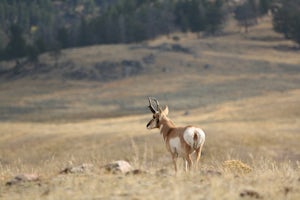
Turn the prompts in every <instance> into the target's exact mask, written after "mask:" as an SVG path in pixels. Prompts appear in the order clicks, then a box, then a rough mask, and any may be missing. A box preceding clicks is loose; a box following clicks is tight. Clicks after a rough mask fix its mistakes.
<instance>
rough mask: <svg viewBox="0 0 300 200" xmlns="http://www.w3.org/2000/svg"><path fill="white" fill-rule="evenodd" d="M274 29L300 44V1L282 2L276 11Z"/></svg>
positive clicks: (281, 0)
mask: <svg viewBox="0 0 300 200" xmlns="http://www.w3.org/2000/svg"><path fill="white" fill-rule="evenodd" d="M273 28H274V30H275V31H277V32H279V33H282V34H283V35H284V37H285V38H288V39H292V40H294V41H295V42H297V43H298V44H300V1H298V0H280V1H279V2H278V4H277V8H276V9H274V13H273Z"/></svg>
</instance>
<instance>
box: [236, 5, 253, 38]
mask: <svg viewBox="0 0 300 200" xmlns="http://www.w3.org/2000/svg"><path fill="white" fill-rule="evenodd" d="M234 18H235V19H236V20H237V21H238V24H239V26H243V27H244V28H245V32H246V33H248V29H249V27H250V26H253V25H255V24H257V12H256V9H255V7H254V4H253V1H252V0H248V1H246V2H245V3H243V4H241V5H238V6H237V7H236V8H235V10H234Z"/></svg>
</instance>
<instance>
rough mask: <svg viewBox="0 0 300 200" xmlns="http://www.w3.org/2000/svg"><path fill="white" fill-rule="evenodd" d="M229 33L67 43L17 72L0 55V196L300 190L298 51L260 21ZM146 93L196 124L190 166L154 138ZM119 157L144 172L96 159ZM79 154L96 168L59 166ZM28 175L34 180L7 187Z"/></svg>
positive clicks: (211, 195) (288, 194) (249, 194)
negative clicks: (110, 170)
mask: <svg viewBox="0 0 300 200" xmlns="http://www.w3.org/2000/svg"><path fill="white" fill-rule="evenodd" d="M227 33H228V34H226V35H225V36H223V37H208V38H205V37H201V38H197V37H196V36H195V35H190V34H186V35H182V34H177V35H176V36H177V37H179V38H180V40H178V41H177V40H176V41H175V40H173V39H172V37H171V38H166V37H162V38H158V39H156V40H153V41H148V42H145V43H142V44H131V45H109V46H92V47H88V48H80V49H69V50H65V51H63V52H62V56H61V57H60V58H59V60H57V62H56V61H55V60H53V58H52V57H51V56H49V55H48V54H45V55H42V57H41V58H40V63H42V65H41V66H43V67H44V68H43V69H45V70H44V71H43V70H41V69H35V68H31V67H32V66H29V65H28V66H26V69H23V71H22V72H23V73H21V74H17V75H16V74H14V73H13V66H14V64H13V63H12V64H11V63H1V69H2V76H1V85H0V90H1V93H0V102H1V103H0V113H1V116H0V118H1V122H0V134H1V137H0V168H1V170H0V184H1V185H0V198H3V199H41V198H44V199H157V198H161V197H162V196H163V197H164V198H166V199H244V198H245V199H251V198H261V199H299V197H300V166H299V160H300V154H299V152H300V147H299V141H300V134H299V132H300V73H299V72H300V68H299V64H300V58H299V56H298V54H299V51H297V50H295V49H294V48H293V47H294V44H293V43H291V42H289V41H285V40H283V39H282V38H281V37H280V36H279V35H277V34H275V33H273V32H272V31H271V25H270V22H269V19H263V21H262V22H261V25H259V26H257V27H255V28H253V29H252V30H250V33H249V34H248V35H247V36H246V35H242V34H239V33H238V31H237V29H236V28H235V27H231V25H228V30H227ZM137 63H139V64H137ZM122 65H123V66H127V67H128V71H126V73H125V72H124V71H122V70H123V68H122V67H120V66H122ZM55 66H56V67H55ZM107 66H110V67H111V68H112V69H110V67H107ZM136 66H139V67H137V68H138V69H139V70H137V71H134V70H133V69H136ZM102 68H105V70H107V69H109V70H112V71H105V72H108V73H109V72H111V73H114V74H115V76H109V77H108V78H107V79H103V69H102ZM147 96H155V97H157V98H158V99H160V103H161V104H163V105H164V104H168V105H169V108H170V118H171V119H172V120H173V121H174V122H175V124H177V125H188V124H194V125H198V126H200V127H202V128H203V129H204V130H205V132H206V137H207V141H206V144H205V146H204V150H203V156H202V160H201V166H200V170H199V171H194V172H192V173H190V174H185V173H184V172H183V171H182V170H181V171H180V172H179V174H177V176H174V174H173V168H172V167H173V166H172V163H171V158H170V155H169V153H168V152H167V151H166V149H165V146H164V144H163V139H162V137H161V135H159V134H158V131H157V130H153V131H148V130H146V128H145V126H146V123H147V122H148V121H149V120H150V119H151V114H150V112H149V111H148V110H147V108H146V107H147V104H148V102H147ZM117 159H125V160H128V161H129V162H130V163H131V164H132V165H133V167H134V168H139V169H142V170H143V171H146V172H147V173H145V174H139V175H129V176H125V175H112V174H107V173H106V172H105V171H103V169H101V168H100V166H102V165H104V164H106V163H108V162H110V161H113V160H117ZM228 160H240V161H242V162H243V163H245V164H247V165H248V166H249V167H250V168H251V169H252V170H251V172H247V173H246V172H243V170H241V169H240V166H238V165H237V164H236V165H237V166H235V162H232V164H229V165H228V162H227V164H226V162H225V161H228ZM224 162H225V163H224ZM81 163H92V164H94V166H96V167H95V170H94V171H93V172H91V173H83V174H69V175H58V172H59V171H60V170H62V169H63V168H65V167H66V166H74V165H78V164H81ZM179 163H180V164H181V165H182V163H181V160H179ZM229 163H231V162H229ZM32 172H34V173H38V174H39V175H40V181H38V182H33V183H23V184H19V185H14V186H11V187H9V186H5V182H7V181H8V180H9V179H10V178H11V177H12V176H14V175H16V174H18V173H32Z"/></svg>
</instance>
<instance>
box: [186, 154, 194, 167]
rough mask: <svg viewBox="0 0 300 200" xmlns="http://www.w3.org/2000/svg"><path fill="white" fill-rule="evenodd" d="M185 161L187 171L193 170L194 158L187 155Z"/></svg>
mask: <svg viewBox="0 0 300 200" xmlns="http://www.w3.org/2000/svg"><path fill="white" fill-rule="evenodd" d="M185 160H186V162H187V166H186V168H185V169H186V170H185V171H187V169H189V171H190V170H191V169H192V166H193V161H192V156H191V154H187V155H186V156H185Z"/></svg>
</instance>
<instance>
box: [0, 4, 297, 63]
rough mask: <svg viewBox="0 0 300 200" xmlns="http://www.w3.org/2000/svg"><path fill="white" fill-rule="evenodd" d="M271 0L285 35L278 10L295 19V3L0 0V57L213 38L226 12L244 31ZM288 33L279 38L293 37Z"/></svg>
mask: <svg viewBox="0 0 300 200" xmlns="http://www.w3.org/2000/svg"><path fill="white" fill-rule="evenodd" d="M275 1H276V3H278V5H281V6H278V8H277V10H276V12H274V19H273V22H274V27H275V30H277V31H279V32H280V31H285V32H290V31H291V28H289V29H288V28H285V27H284V24H285V23H286V22H285V21H284V22H282V23H281V24H282V25H279V24H277V22H278V21H283V20H285V19H287V18H285V17H283V16H285V15H286V13H285V12H284V11H282V9H284V10H289V9H295V11H294V12H293V13H294V15H299V13H300V12H299V6H298V7H297V6H295V5H298V4H299V3H298V2H299V1H297V0H287V1H283V0H282V1H281V0H244V1H241V2H242V3H240V4H238V5H235V6H234V7H232V4H230V3H231V2H232V1H230V0H64V1H59V0H57V1H51V0H0V24H1V27H0V59H1V60H3V59H5V60H8V59H14V58H19V57H25V56H26V57H28V58H29V59H30V60H32V61H35V60H37V58H38V55H39V54H40V53H43V52H47V51H59V50H60V49H63V48H70V47H77V46H87V45H93V44H114V43H132V42H140V41H143V40H147V39H152V38H155V37H157V36H158V35H165V34H170V33H172V32H174V31H182V32H188V31H190V32H196V33H199V32H205V33H207V34H211V35H214V34H218V33H220V32H221V31H222V28H223V27H224V23H225V22H226V19H227V16H228V14H230V13H234V16H235V18H236V19H237V20H238V22H239V23H240V24H241V25H242V26H245V27H248V24H249V23H250V22H251V21H253V19H255V18H257V17H259V16H261V15H263V14H266V13H267V12H268V10H270V8H272V5H273V3H274V2H275ZM285 2H290V3H285ZM291 2H293V3H291ZM276 5H277V4H276ZM287 5H289V6H287ZM290 5H292V6H293V8H290ZM297 9H298V10H297ZM297 11H298V12H297ZM288 13H289V12H288ZM289 14H290V13H289ZM277 15H278V16H277ZM294 15H292V17H294V18H295V16H294ZM276 16H277V17H276ZM295 23H296V24H297V22H295ZM291 26H293V25H292V24H291V25H289V27H291ZM294 26H295V25H294ZM298 27H299V26H298ZM287 29H288V30H287ZM293 31H294V32H297V31H298V32H299V30H295V28H294V29H293ZM294 32H293V33H285V35H286V36H287V37H289V38H292V39H293V38H294V35H295V33H294Z"/></svg>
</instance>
